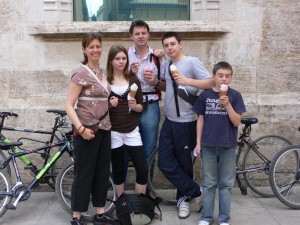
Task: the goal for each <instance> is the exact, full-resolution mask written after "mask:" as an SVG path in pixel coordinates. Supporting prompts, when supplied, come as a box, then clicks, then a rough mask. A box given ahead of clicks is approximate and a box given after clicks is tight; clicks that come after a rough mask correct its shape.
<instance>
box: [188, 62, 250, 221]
mask: <svg viewBox="0 0 300 225" xmlns="http://www.w3.org/2000/svg"><path fill="white" fill-rule="evenodd" d="M213 74H214V75H213V78H214V79H215V82H216V87H214V88H212V89H208V90H205V91H203V92H202V93H201V94H200V96H199V97H198V98H197V100H196V102H195V104H194V106H193V111H194V112H196V113H197V114H198V115H199V117H198V120H197V145H196V147H195V149H194V154H195V155H201V157H202V174H203V182H202V186H203V210H202V215H201V217H200V221H199V223H198V225H209V224H212V223H213V221H214V206H215V205H214V203H215V195H216V189H217V188H218V189H219V216H218V222H219V224H220V225H229V224H230V206H231V196H232V194H231V190H232V187H233V186H234V182H235V176H236V165H235V164H236V163H235V157H236V156H235V146H236V143H237V131H238V126H239V125H240V124H241V117H242V113H244V112H246V108H245V105H244V101H243V98H242V96H241V94H240V93H239V92H238V91H236V90H234V89H232V88H230V87H228V86H227V87H228V90H227V93H226V92H225V93H226V95H223V94H220V88H221V86H225V87H226V85H229V84H230V81H231V79H232V74H233V70H232V66H231V65H230V64H229V63H227V62H219V63H217V64H216V65H215V66H214V69H213Z"/></svg>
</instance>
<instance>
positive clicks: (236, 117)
mask: <svg viewBox="0 0 300 225" xmlns="http://www.w3.org/2000/svg"><path fill="white" fill-rule="evenodd" d="M220 105H222V106H225V107H226V111H227V113H228V117H229V119H230V121H231V123H232V124H233V125H234V126H235V127H238V126H239V125H240V124H241V119H242V115H241V114H240V113H237V112H236V111H235V110H234V108H233V107H232V104H231V103H230V101H229V97H228V96H227V95H225V96H220Z"/></svg>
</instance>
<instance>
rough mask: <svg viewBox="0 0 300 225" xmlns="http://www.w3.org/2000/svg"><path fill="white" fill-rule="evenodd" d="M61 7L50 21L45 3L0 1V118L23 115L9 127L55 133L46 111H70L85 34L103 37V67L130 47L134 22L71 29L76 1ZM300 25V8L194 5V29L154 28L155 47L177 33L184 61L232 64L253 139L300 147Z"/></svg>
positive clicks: (238, 2)
mask: <svg viewBox="0 0 300 225" xmlns="http://www.w3.org/2000/svg"><path fill="white" fill-rule="evenodd" d="M47 2H49V1H47ZM53 2H56V1H53ZM57 2H59V1H57ZM62 2H64V4H63V5H64V10H61V11H60V12H59V13H57V12H55V15H54V14H52V16H49V15H48V14H49V13H50V11H49V10H46V9H45V7H44V3H45V1H43V2H42V1H39V0H14V1H10V0H2V1H1V8H0V84H1V88H0V96H1V98H0V111H1V110H2V111H15V112H17V113H18V114H20V116H19V118H16V119H10V120H8V121H7V122H8V123H7V125H12V126H19V127H26V128H33V129H50V128H51V125H52V120H53V118H51V117H50V116H49V115H47V114H46V113H45V111H46V109H48V108H61V109H62V108H64V103H65V97H66V94H67V88H68V84H69V79H70V75H71V71H72V69H74V68H75V67H77V66H78V65H80V60H82V51H81V42H80V41H81V37H82V34H83V33H84V32H88V31H98V30H100V31H101V32H102V34H103V46H104V48H103V56H102V59H101V65H102V66H103V67H104V66H105V64H106V59H107V52H108V50H109V47H110V46H111V45H113V44H120V43H121V44H123V45H125V46H126V47H129V46H130V45H131V41H130V39H129V35H128V27H129V24H130V22H116V23H109V22H72V14H70V10H69V8H70V7H71V6H70V4H71V0H70V1H62ZM65 7H67V10H65ZM298 21H300V1H298V0H265V1H257V0H228V1H209V0H203V1H198V0H192V1H191V21H190V22H186V21H161V22H157V21H156V22H153V21H149V25H150V27H151V31H152V33H151V41H150V45H151V47H152V48H154V49H156V48H161V42H160V37H161V35H162V34H163V33H164V32H165V31H168V30H176V31H179V32H180V33H181V35H182V36H183V45H184V51H185V53H186V54H188V55H193V56H196V57H199V58H200V60H201V61H202V62H203V63H204V65H205V66H206V67H207V68H208V69H209V71H212V68H213V65H214V64H215V63H216V62H218V61H221V60H226V61H228V62H229V63H231V64H232V65H233V68H234V77H233V81H232V87H233V88H235V89H237V90H239V91H240V92H241V93H242V95H243V97H244V100H245V102H246V107H247V113H246V114H245V116H255V117H257V118H258V119H259V123H258V124H256V125H254V126H253V131H254V132H253V137H254V138H256V137H259V136H262V135H264V134H269V133H273V134H279V135H283V136H284V137H286V138H288V139H290V140H291V141H292V142H294V143H299V142H300V141H299V140H300V139H299V137H300V135H299V132H298V131H297V130H298V127H299V126H300V122H299V121H300V118H299V117H300V116H299V115H300V113H299V112H300V94H299V86H298V83H299V81H298V80H299V77H300V74H299V68H300V44H299V43H300V35H299V34H300V25H299V22H298ZM162 107H163V104H162Z"/></svg>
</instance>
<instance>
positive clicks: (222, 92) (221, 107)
mask: <svg viewBox="0 0 300 225" xmlns="http://www.w3.org/2000/svg"><path fill="white" fill-rule="evenodd" d="M226 95H227V91H220V96H226ZM222 109H223V106H222V104H220V111H222Z"/></svg>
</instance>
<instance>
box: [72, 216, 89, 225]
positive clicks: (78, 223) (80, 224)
mask: <svg viewBox="0 0 300 225" xmlns="http://www.w3.org/2000/svg"><path fill="white" fill-rule="evenodd" d="M71 225H86V223H85V222H84V221H83V219H82V217H80V218H76V217H73V218H72V219H71Z"/></svg>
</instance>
